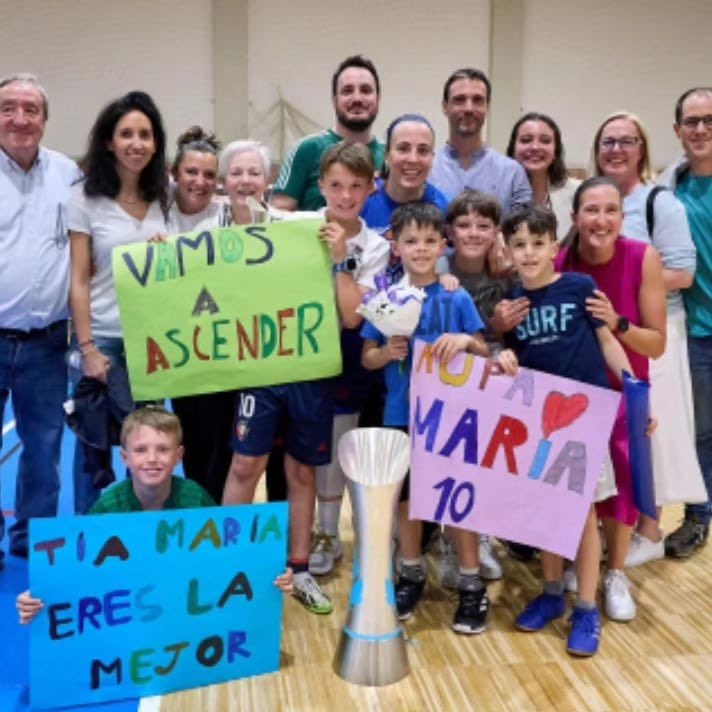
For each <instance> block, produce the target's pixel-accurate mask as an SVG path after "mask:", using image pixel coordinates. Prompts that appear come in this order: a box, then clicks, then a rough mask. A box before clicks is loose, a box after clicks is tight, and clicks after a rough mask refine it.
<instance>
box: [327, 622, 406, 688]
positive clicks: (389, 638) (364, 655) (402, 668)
mask: <svg viewBox="0 0 712 712" xmlns="http://www.w3.org/2000/svg"><path fill="white" fill-rule="evenodd" d="M334 672H335V673H336V674H337V675H338V676H339V677H341V678H343V679H344V680H346V681H347V682H351V683H353V684H354V685H368V686H373V687H382V686H384V685H392V684H393V683H394V682H398V681H399V680H402V679H403V678H404V677H405V676H406V675H407V674H408V673H409V672H410V666H409V664H408V654H407V652H406V649H405V639H404V638H403V629H402V628H398V629H397V630H395V631H394V632H393V633H392V634H390V635H386V636H378V637H375V636H374V637H366V636H359V635H357V634H356V633H353V632H351V631H349V629H348V628H345V629H344V630H343V631H342V632H341V639H340V640H339V647H338V648H337V650H336V655H335V657H334Z"/></svg>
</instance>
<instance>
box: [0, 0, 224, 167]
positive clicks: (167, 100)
mask: <svg viewBox="0 0 712 712" xmlns="http://www.w3.org/2000/svg"><path fill="white" fill-rule="evenodd" d="M17 71H26V72H32V73H33V74H37V75H38V76H39V78H40V81H41V82H42V84H43V85H44V87H45V88H46V89H47V91H48V93H49V98H50V120H49V122H48V124H47V130H46V133H45V141H44V143H45V144H46V145H47V146H50V147H52V148H56V149H58V150H61V151H63V152H64V153H67V154H69V155H71V156H79V155H81V154H83V152H84V150H85V148H86V140H87V133H88V131H89V129H90V128H91V125H92V123H93V121H94V119H95V118H96V115H97V114H98V112H99V109H100V108H101V107H102V106H103V105H104V104H105V103H106V102H107V101H110V100H111V99H114V98H116V97H118V96H121V95H122V94H124V93H125V92H127V91H130V90H132V89H142V90H144V91H147V92H148V93H149V94H151V96H152V97H153V98H154V100H155V101H156V103H157V104H158V106H159V108H160V109H161V112H162V114H163V118H164V121H165V124H166V129H167V132H168V134H169V140H170V141H171V143H172V142H173V141H174V140H175V137H176V136H177V135H178V134H179V133H180V132H181V131H183V130H184V129H185V128H187V127H188V126H189V125H191V124H193V123H199V124H203V125H208V126H212V124H213V106H212V91H213V83H212V72H213V66H212V13H211V0H190V2H183V1H182V0H119V1H118V2H112V1H111V0H0V74H2V75H4V74H9V73H12V72H17ZM171 152H172V151H171Z"/></svg>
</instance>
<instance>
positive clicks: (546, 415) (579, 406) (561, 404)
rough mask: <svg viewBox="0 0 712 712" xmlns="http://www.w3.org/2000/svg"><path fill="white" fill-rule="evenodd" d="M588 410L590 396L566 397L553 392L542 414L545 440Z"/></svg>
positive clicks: (547, 399)
mask: <svg viewBox="0 0 712 712" xmlns="http://www.w3.org/2000/svg"><path fill="white" fill-rule="evenodd" d="M587 408H588V396H586V395H584V394H583V393H575V394H574V395H572V396H568V397H567V396H565V395H564V394H563V393H559V392H558V391H552V392H551V393H549V395H548V396H547V397H546V400H545V401H544V412H543V414H542V419H541V420H542V429H543V431H544V438H548V437H549V435H551V434H552V433H553V432H554V431H555V430H560V429H561V428H565V427H566V426H567V425H571V423H573V422H574V421H575V420H576V419H577V418H578V417H579V416H580V415H582V414H583V413H585V412H586V409H587Z"/></svg>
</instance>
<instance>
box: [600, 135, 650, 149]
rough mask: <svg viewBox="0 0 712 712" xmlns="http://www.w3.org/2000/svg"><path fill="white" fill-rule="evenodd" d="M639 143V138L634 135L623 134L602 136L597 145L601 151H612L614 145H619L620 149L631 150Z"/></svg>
mask: <svg viewBox="0 0 712 712" xmlns="http://www.w3.org/2000/svg"><path fill="white" fill-rule="evenodd" d="M639 143H641V141H640V139H639V138H637V137H635V136H623V138H613V137H610V138H602V139H601V140H600V141H599V142H598V145H599V147H600V148H601V150H602V151H612V150H613V149H615V147H616V145H618V146H620V149H621V151H632V150H633V149H634V148H635V147H636V146H637V145H638V144H639Z"/></svg>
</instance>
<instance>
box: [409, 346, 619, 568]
mask: <svg viewBox="0 0 712 712" xmlns="http://www.w3.org/2000/svg"><path fill="white" fill-rule="evenodd" d="M619 401H620V395H619V394H618V393H616V392H615V391H610V390H607V389H605V388H597V387H595V386H590V385H587V384H585V383H580V382H579V381H572V380H570V379H567V378H560V377H558V376H551V375H549V374H546V373H541V372H539V371H532V370H529V369H525V368H521V369H519V373H518V375H517V376H505V375H502V374H496V373H492V372H491V368H490V366H489V361H488V360H487V359H485V358H482V357H478V356H472V355H470V354H458V356H457V357H456V358H454V359H453V360H452V361H451V362H450V363H449V364H447V366H443V365H441V364H440V363H439V362H438V361H437V360H435V359H434V358H433V357H432V356H431V354H430V349H429V347H428V346H427V345H426V344H425V343H424V342H421V341H418V342H417V343H416V346H415V353H414V357H413V372H412V376H411V384H410V433H411V442H412V454H411V490H410V491H411V498H410V516H411V517H412V518H414V519H425V520H430V521H436V522H442V523H443V524H452V525H454V526H457V527H461V528H464V529H471V530H473V531H477V532H480V533H482V534H490V535H492V536H497V537H501V538H503V539H508V540H510V541H516V542H520V543H522V544H529V545H531V546H536V547H539V548H541V549H545V550H547V551H552V552H556V553H558V554H561V555H562V556H565V557H567V558H570V559H573V558H574V557H575V556H576V550H577V548H578V542H579V539H580V536H581V532H582V530H583V525H584V522H585V518H586V513H587V511H588V508H589V507H590V505H591V502H592V500H593V496H594V492H595V490H596V483H597V481H598V478H599V474H600V472H601V468H602V465H603V462H604V459H605V457H606V454H607V449H608V438H609V437H610V434H611V430H612V428H613V421H614V418H615V415H616V411H617V410H618V404H619Z"/></svg>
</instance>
